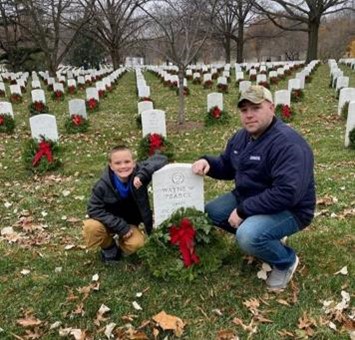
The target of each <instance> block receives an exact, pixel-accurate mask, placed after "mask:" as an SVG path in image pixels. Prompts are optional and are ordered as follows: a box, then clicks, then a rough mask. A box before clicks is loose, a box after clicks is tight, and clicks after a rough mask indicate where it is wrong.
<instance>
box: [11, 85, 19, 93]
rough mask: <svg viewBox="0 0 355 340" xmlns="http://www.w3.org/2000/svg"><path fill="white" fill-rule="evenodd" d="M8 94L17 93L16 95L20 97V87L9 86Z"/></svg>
mask: <svg viewBox="0 0 355 340" xmlns="http://www.w3.org/2000/svg"><path fill="white" fill-rule="evenodd" d="M10 93H11V94H13V93H17V94H19V95H21V87H20V85H18V84H15V85H10Z"/></svg>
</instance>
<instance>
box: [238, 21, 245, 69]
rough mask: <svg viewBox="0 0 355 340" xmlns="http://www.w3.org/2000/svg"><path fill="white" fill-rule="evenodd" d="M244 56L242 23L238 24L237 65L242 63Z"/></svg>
mask: <svg viewBox="0 0 355 340" xmlns="http://www.w3.org/2000/svg"><path fill="white" fill-rule="evenodd" d="M243 55H244V22H243V21H241V20H239V22H238V40H237V63H242V62H243V59H244V57H243Z"/></svg>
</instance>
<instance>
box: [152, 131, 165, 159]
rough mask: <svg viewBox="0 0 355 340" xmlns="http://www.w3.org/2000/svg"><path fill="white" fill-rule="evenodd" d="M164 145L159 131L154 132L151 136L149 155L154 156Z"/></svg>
mask: <svg viewBox="0 0 355 340" xmlns="http://www.w3.org/2000/svg"><path fill="white" fill-rule="evenodd" d="M162 146H163V140H162V138H161V136H160V135H159V134H157V133H152V134H151V135H150V136H149V156H152V155H153V154H154V153H155V151H156V150H160V148H161V147H162Z"/></svg>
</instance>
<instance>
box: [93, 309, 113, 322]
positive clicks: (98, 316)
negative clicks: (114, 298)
mask: <svg viewBox="0 0 355 340" xmlns="http://www.w3.org/2000/svg"><path fill="white" fill-rule="evenodd" d="M110 310H111V309H110V308H108V307H107V306H105V305H104V304H102V305H101V307H100V308H99V310H98V311H97V313H96V318H95V320H94V324H95V325H96V326H98V327H100V323H101V322H102V321H106V320H108V319H109V318H107V317H105V316H104V314H106V313H108V312H109V311H110Z"/></svg>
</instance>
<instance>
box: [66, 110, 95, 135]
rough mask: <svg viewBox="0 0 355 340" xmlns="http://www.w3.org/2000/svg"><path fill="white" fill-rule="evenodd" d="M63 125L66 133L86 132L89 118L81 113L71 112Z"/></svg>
mask: <svg viewBox="0 0 355 340" xmlns="http://www.w3.org/2000/svg"><path fill="white" fill-rule="evenodd" d="M64 126H65V130H66V131H67V133H81V132H86V131H87V130H88V128H89V120H88V119H85V118H84V117H83V116H81V115H77V114H73V115H71V116H70V117H68V118H67V119H66V121H65V124H64Z"/></svg>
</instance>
